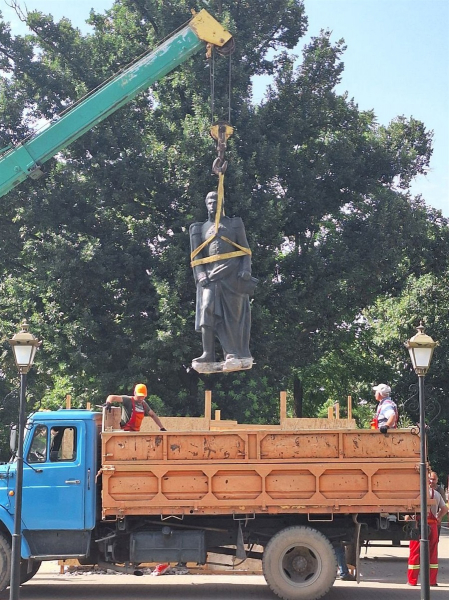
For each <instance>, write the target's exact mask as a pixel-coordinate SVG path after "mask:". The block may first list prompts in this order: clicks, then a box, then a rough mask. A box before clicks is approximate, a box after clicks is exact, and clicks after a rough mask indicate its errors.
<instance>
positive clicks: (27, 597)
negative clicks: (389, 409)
mask: <svg viewBox="0 0 449 600" xmlns="http://www.w3.org/2000/svg"><path fill="white" fill-rule="evenodd" d="M439 551H440V552H439V554H440V571H439V587H438V588H431V592H430V596H431V598H432V600H447V598H449V530H446V531H444V532H443V535H442V538H441V540H440V547H439ZM407 558H408V549H407V548H406V547H402V548H392V547H387V548H369V549H368V552H367V553H366V554H365V551H364V550H363V551H362V559H361V566H360V572H361V583H360V584H357V583H354V582H346V581H337V582H336V583H335V586H334V587H333V588H332V589H331V591H330V592H329V593H328V594H327V596H326V598H325V600H374V599H375V600H379V598H382V600H419V598H420V589H419V587H417V588H411V587H409V586H407V585H406V583H405V582H406V571H407ZM233 596H234V597H235V598H238V600H252V599H257V600H275V598H276V597H275V596H274V594H272V592H270V590H269V589H268V587H267V586H266V584H265V580H264V578H263V577H262V576H260V575H240V574H239V575H221V574H220V575H163V576H160V577H151V576H144V577H135V576H133V575H94V574H70V573H64V574H63V575H60V574H59V567H58V566H57V564H56V563H45V564H44V565H43V567H42V569H41V571H39V573H38V574H37V575H36V576H35V577H34V578H33V579H32V580H31V581H29V582H28V583H27V584H26V585H24V586H22V588H21V589H20V598H21V600H41V599H44V598H45V600H48V599H52V598H55V599H58V600H90V599H92V600H94V599H95V600H102V599H105V600H106V599H107V600H128V599H130V600H131V599H132V600H143V599H145V600H149V599H150V600H230V598H232V597H233ZM8 597H9V595H8V594H6V595H2V596H0V598H8Z"/></svg>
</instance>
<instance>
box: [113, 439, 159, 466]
mask: <svg viewBox="0 0 449 600" xmlns="http://www.w3.org/2000/svg"><path fill="white" fill-rule="evenodd" d="M102 439H103V444H102V446H103V452H102V454H103V463H104V464H108V463H114V462H128V461H129V462H134V461H153V460H163V458H164V457H163V443H162V442H163V436H162V435H160V434H159V435H156V434H140V433H139V434H137V435H136V434H135V433H131V432H121V431H120V432H114V433H103V435H102Z"/></svg>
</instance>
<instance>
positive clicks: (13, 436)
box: [9, 425, 17, 454]
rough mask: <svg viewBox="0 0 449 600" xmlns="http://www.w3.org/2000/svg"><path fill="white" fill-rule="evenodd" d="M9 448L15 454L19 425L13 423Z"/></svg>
mask: <svg viewBox="0 0 449 600" xmlns="http://www.w3.org/2000/svg"><path fill="white" fill-rule="evenodd" d="M9 449H10V450H11V452H12V453H13V454H15V452H16V450H17V425H11V431H10V433H9Z"/></svg>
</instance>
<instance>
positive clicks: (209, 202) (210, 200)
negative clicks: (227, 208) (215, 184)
mask: <svg viewBox="0 0 449 600" xmlns="http://www.w3.org/2000/svg"><path fill="white" fill-rule="evenodd" d="M217 205H218V193H217V192H209V193H208V194H207V196H206V207H207V212H208V214H209V217H212V218H214V217H215V214H216V212H217ZM222 211H223V209H222Z"/></svg>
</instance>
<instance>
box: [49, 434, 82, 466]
mask: <svg viewBox="0 0 449 600" xmlns="http://www.w3.org/2000/svg"><path fill="white" fill-rule="evenodd" d="M50 435H51V441H50V461H51V462H68V461H73V460H75V458H76V429H75V428H74V427H52V428H51V432H50Z"/></svg>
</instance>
